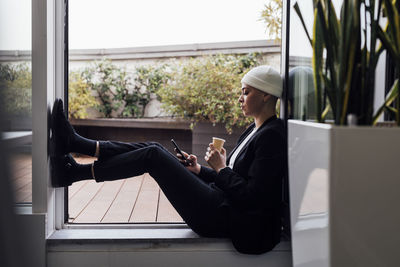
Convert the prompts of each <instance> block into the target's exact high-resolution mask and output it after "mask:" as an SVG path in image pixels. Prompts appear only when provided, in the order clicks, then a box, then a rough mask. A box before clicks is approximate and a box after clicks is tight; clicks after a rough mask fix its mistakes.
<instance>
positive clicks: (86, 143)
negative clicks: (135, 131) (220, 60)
mask: <svg viewBox="0 0 400 267" xmlns="http://www.w3.org/2000/svg"><path fill="white" fill-rule="evenodd" d="M281 93H282V80H281V77H280V75H279V73H278V72H276V71H275V70H273V69H272V68H271V67H269V66H259V67H256V68H253V69H252V70H250V71H249V72H248V73H247V74H246V75H245V76H244V77H243V79H242V89H241V95H240V97H239V103H240V107H241V109H242V111H243V114H244V115H245V116H248V117H252V118H254V123H253V124H251V125H250V126H249V127H248V128H247V130H246V131H245V132H244V133H243V134H242V135H241V137H240V138H239V141H238V144H237V146H236V147H235V149H234V150H233V151H232V153H231V154H230V155H229V156H228V157H227V155H226V151H225V149H221V152H219V151H218V150H216V149H215V148H214V147H213V145H212V144H210V145H209V147H208V149H207V152H206V155H205V160H206V162H207V163H208V164H209V165H210V166H211V168H209V167H205V166H201V165H200V164H198V163H197V157H196V156H195V155H188V154H186V153H185V156H186V157H188V162H189V164H182V163H183V159H180V160H178V159H177V158H176V157H175V156H174V155H172V154H171V153H169V152H168V151H167V150H166V149H165V148H164V147H162V146H161V145H159V144H157V143H153V142H147V143H122V142H113V141H94V140H90V139H86V138H84V137H82V136H80V135H78V134H77V133H76V132H75V131H74V129H73V128H72V126H71V125H70V124H69V123H68V121H67V119H66V118H65V116H64V112H63V105H62V101H61V100H56V102H55V104H54V107H53V113H52V118H53V121H52V123H53V133H52V134H53V138H52V142H53V149H54V152H53V156H52V157H51V166H52V168H51V176H52V182H53V186H55V187H64V186H68V185H70V184H72V183H73V182H76V181H80V180H84V179H95V180H96V181H97V182H102V181H110V180H116V179H123V178H127V177H132V176H137V175H141V174H143V173H146V172H148V173H149V174H150V175H151V176H152V177H153V178H154V179H155V180H156V181H157V183H158V184H159V186H160V187H161V189H162V190H163V192H164V193H165V195H166V196H167V198H168V199H169V201H170V202H171V204H172V205H173V206H174V207H175V209H176V210H177V212H178V213H179V214H180V216H181V217H182V218H183V219H184V220H185V222H186V223H187V225H188V226H189V227H191V228H192V229H193V231H195V232H196V233H197V234H199V235H200V236H205V237H224V238H230V239H231V240H232V243H233V245H234V246H235V248H236V249H237V250H238V251H239V252H242V253H249V254H260V253H264V252H266V251H269V250H271V249H272V248H273V247H274V246H275V245H276V244H277V243H279V241H280V234H281V219H280V218H281V197H282V179H283V175H284V168H285V154H286V153H285V147H286V146H285V142H286V137H285V131H284V126H283V123H282V121H281V120H280V119H277V117H276V115H275V106H276V101H277V99H278V98H279V97H280V95H281ZM70 152H78V153H81V154H86V155H91V156H95V157H97V158H98V159H97V161H95V162H94V163H93V164H78V163H76V162H75V161H74V159H73V158H72V157H71V155H70V154H69V153H70Z"/></svg>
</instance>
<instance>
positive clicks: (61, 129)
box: [51, 99, 96, 156]
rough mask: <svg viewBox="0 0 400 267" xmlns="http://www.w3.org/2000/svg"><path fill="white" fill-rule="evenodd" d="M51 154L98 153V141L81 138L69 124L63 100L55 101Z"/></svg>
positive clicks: (52, 116) (90, 154)
mask: <svg viewBox="0 0 400 267" xmlns="http://www.w3.org/2000/svg"><path fill="white" fill-rule="evenodd" d="M51 128H52V140H51V154H52V155H53V156H62V155H65V154H68V153H70V152H77V153H80V154H84V155H88V156H93V155H94V154H95V152H96V141H94V140H91V139H87V138H84V137H82V136H80V135H79V134H78V133H77V132H76V131H75V130H74V128H73V127H72V125H71V124H70V123H69V121H68V119H67V118H66V116H65V114H64V104H63V101H62V100H61V99H56V100H55V101H54V105H53V110H52V114H51Z"/></svg>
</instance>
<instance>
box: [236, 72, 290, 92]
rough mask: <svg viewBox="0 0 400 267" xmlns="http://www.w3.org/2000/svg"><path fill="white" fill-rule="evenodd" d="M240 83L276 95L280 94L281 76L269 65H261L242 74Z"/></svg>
mask: <svg viewBox="0 0 400 267" xmlns="http://www.w3.org/2000/svg"><path fill="white" fill-rule="evenodd" d="M242 83H245V84H247V85H249V86H251V87H254V88H256V89H258V90H260V91H263V92H265V93H267V94H270V95H273V96H276V97H281V95H282V87H283V85H282V77H281V75H280V74H279V72H277V71H276V70H274V69H273V68H272V67H271V66H267V65H263V66H258V67H255V68H253V69H251V70H250V71H249V72H248V73H246V75H244V77H243V79H242Z"/></svg>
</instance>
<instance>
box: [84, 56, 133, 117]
mask: <svg viewBox="0 0 400 267" xmlns="http://www.w3.org/2000/svg"><path fill="white" fill-rule="evenodd" d="M82 77H83V80H84V82H85V83H86V84H87V85H88V88H89V90H94V91H96V92H97V94H98V98H99V101H100V104H99V105H97V108H98V110H99V112H100V113H102V114H103V115H104V116H105V117H106V118H110V117H111V113H112V112H113V111H116V110H118V108H119V107H120V105H121V103H120V101H114V99H116V98H117V93H118V92H120V91H122V90H125V89H126V90H129V88H130V87H131V86H132V85H131V81H130V77H128V75H127V72H126V71H125V70H123V69H120V68H118V67H117V66H115V65H113V64H112V63H111V61H110V60H102V61H98V62H94V63H93V64H92V65H91V66H90V67H88V68H86V69H85V71H84V72H83V73H82Z"/></svg>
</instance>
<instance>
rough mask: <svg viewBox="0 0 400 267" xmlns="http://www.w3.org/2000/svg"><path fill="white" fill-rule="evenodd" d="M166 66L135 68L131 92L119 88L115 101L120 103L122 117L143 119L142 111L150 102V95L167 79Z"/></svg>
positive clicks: (128, 89)
mask: <svg viewBox="0 0 400 267" xmlns="http://www.w3.org/2000/svg"><path fill="white" fill-rule="evenodd" d="M165 68H166V66H165V65H161V66H152V65H148V66H140V67H136V69H135V72H134V79H133V90H132V89H131V88H121V90H118V92H117V95H116V97H115V99H117V100H118V101H120V102H122V103H123V105H124V108H123V110H122V116H123V117H143V116H144V109H145V107H146V105H147V104H148V103H149V101H150V94H151V93H155V92H157V90H158V89H159V88H160V86H161V85H162V84H164V83H165V82H166V81H167V79H168V77H169V76H168V74H167V72H166V71H165Z"/></svg>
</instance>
